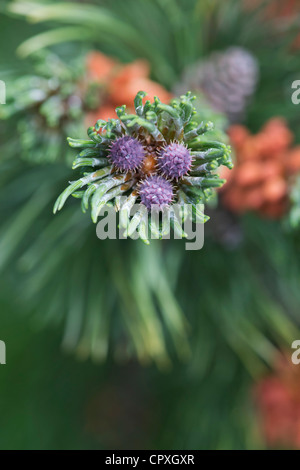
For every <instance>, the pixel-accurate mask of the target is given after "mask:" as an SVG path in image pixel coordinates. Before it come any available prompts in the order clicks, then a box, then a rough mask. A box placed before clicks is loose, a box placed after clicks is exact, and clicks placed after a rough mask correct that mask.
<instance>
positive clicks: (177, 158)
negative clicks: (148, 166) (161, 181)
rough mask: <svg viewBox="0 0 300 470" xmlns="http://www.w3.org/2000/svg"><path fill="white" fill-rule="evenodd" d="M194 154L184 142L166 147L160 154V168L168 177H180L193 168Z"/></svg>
mask: <svg viewBox="0 0 300 470" xmlns="http://www.w3.org/2000/svg"><path fill="white" fill-rule="evenodd" d="M191 164H192V155H191V154H190V152H189V150H188V149H187V148H186V147H185V146H184V145H183V144H177V143H175V142H173V143H172V144H169V145H167V146H166V147H164V148H163V149H162V150H161V152H160V154H159V156H158V168H159V170H160V171H161V173H162V174H163V175H165V176H166V177H168V178H173V179H178V178H181V176H183V175H185V174H186V173H187V172H188V171H189V170H190V168H191Z"/></svg>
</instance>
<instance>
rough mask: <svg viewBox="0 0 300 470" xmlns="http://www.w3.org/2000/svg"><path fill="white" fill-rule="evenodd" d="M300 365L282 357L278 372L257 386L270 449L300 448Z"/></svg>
mask: <svg viewBox="0 0 300 470" xmlns="http://www.w3.org/2000/svg"><path fill="white" fill-rule="evenodd" d="M299 391H300V365H295V364H293V362H292V361H291V357H289V356H283V355H282V356H280V357H279V359H278V360H277V361H276V364H275V371H274V373H273V374H272V375H270V376H269V377H266V378H264V379H263V380H261V382H260V383H259V384H258V385H257V386H256V389H255V399H256V403H257V407H258V411H259V415H260V423H261V427H262V432H263V435H264V437H265V439H266V442H267V444H268V445H269V446H284V447H288V448H290V447H293V448H297V449H298V448H300V393H299Z"/></svg>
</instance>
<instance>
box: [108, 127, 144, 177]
mask: <svg viewBox="0 0 300 470" xmlns="http://www.w3.org/2000/svg"><path fill="white" fill-rule="evenodd" d="M108 158H109V159H110V161H111V163H112V164H113V165H114V166H115V167H116V168H117V169H118V170H121V171H133V170H136V169H137V168H138V167H139V166H140V165H141V163H142V161H143V160H144V158H145V150H144V147H143V146H142V144H141V143H140V142H139V141H138V140H137V139H135V138H134V137H130V136H129V135H125V136H124V137H120V138H119V139H117V140H114V141H113V142H112V144H111V148H110V154H109V155H108Z"/></svg>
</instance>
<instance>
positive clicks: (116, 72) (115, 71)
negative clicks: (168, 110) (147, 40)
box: [86, 51, 172, 126]
mask: <svg viewBox="0 0 300 470" xmlns="http://www.w3.org/2000/svg"><path fill="white" fill-rule="evenodd" d="M87 73H88V77H89V78H90V79H91V80H92V81H95V82H97V83H99V84H100V85H101V96H102V100H101V101H102V102H101V105H100V107H99V109H97V110H96V111H93V112H89V113H88V114H87V117H86V121H87V125H88V126H89V125H93V124H95V122H96V121H97V119H104V120H107V119H110V118H115V117H116V113H115V108H116V107H117V106H121V105H123V104H125V105H126V106H127V107H128V108H129V109H131V108H132V107H133V100H134V97H135V96H136V93H137V92H138V91H140V90H145V91H146V92H147V97H146V98H145V100H146V99H149V100H153V98H154V96H159V97H160V99H161V100H162V101H163V102H168V101H170V99H171V98H172V95H171V94H170V93H169V92H168V91H167V90H166V89H165V88H164V87H162V86H161V85H160V84H158V83H156V82H154V81H152V80H150V78H149V73H150V69H149V65H148V63H147V62H146V61H145V60H136V61H134V62H132V63H130V64H125V65H124V64H121V63H120V62H118V61H116V60H114V59H111V58H110V57H107V56H106V55H104V54H102V53H101V52H97V51H94V52H91V53H90V54H89V55H88V57H87Z"/></svg>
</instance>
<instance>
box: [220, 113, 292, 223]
mask: <svg viewBox="0 0 300 470" xmlns="http://www.w3.org/2000/svg"><path fill="white" fill-rule="evenodd" d="M228 134H229V137H230V140H231V143H232V146H233V148H234V150H235V153H236V163H235V167H234V169H233V170H231V171H224V172H223V174H222V177H224V178H225V179H227V184H226V185H225V186H224V187H223V188H222V191H221V197H222V201H223V204H224V206H225V207H227V208H228V209H229V210H231V211H232V212H236V213H239V214H241V213H243V212H247V211H255V212H258V213H259V214H260V215H262V216H264V217H270V218H280V217H282V215H283V214H284V213H285V212H286V210H287V208H288V188H289V186H288V182H289V179H290V176H291V175H292V174H294V173H297V172H298V171H300V146H297V147H293V148H291V144H292V141H293V134H292V133H291V131H290V130H289V129H288V127H287V125H286V123H285V121H284V120H283V119H281V118H273V119H271V120H270V121H268V122H267V124H266V125H265V126H264V127H263V128H262V129H261V131H260V132H259V133H258V134H255V135H252V134H250V132H249V131H248V130H247V128H246V127H244V126H241V125H234V126H231V127H230V128H229V130H228Z"/></svg>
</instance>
